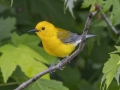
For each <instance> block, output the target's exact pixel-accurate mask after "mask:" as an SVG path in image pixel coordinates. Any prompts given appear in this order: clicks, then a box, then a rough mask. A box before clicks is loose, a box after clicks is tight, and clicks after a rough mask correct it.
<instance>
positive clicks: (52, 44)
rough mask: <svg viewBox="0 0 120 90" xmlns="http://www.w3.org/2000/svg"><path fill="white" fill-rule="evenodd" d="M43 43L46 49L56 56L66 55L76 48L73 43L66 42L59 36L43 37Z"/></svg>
mask: <svg viewBox="0 0 120 90" xmlns="http://www.w3.org/2000/svg"><path fill="white" fill-rule="evenodd" d="M42 44H43V47H44V49H45V51H46V52H47V53H48V54H50V55H52V56H55V57H66V56H68V55H69V54H71V52H72V51H73V50H74V49H75V46H74V45H73V44H72V43H68V44H65V43H63V42H61V41H60V40H59V39H58V38H57V37H51V38H47V37H46V38H43V39H42Z"/></svg>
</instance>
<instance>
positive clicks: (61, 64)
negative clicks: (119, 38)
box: [15, 11, 97, 90]
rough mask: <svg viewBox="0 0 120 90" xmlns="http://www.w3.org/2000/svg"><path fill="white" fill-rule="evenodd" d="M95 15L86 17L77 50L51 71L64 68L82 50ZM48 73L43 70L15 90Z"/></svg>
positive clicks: (19, 89)
mask: <svg viewBox="0 0 120 90" xmlns="http://www.w3.org/2000/svg"><path fill="white" fill-rule="evenodd" d="M96 13H97V11H94V12H92V13H90V14H89V15H88V18H87V20H86V24H85V28H84V30H83V34H82V39H81V43H80V44H79V47H78V49H77V50H76V51H75V52H74V53H72V54H71V55H70V56H69V57H67V58H65V60H64V61H63V62H62V63H61V62H60V63H58V64H57V65H55V66H53V67H52V68H51V71H55V70H57V69H59V66H61V67H64V66H65V65H66V64H67V62H70V61H71V60H72V59H73V58H74V57H75V56H77V55H78V54H79V53H80V52H81V51H82V50H83V48H84V45H85V40H86V35H87V32H88V29H89V26H90V23H91V19H92V17H93V16H94V15H95V14H96ZM49 72H50V70H49V69H47V70H44V71H43V72H40V73H39V74H37V75H36V76H34V77H33V78H31V79H29V80H28V81H26V82H24V83H22V84H21V85H20V86H19V87H17V88H16V89H15V90H22V89H24V88H26V87H27V86H28V85H30V84H31V83H33V82H35V81H36V80H37V79H39V78H40V77H42V76H43V75H45V74H47V73H49Z"/></svg>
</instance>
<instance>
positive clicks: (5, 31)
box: [0, 17, 16, 42]
mask: <svg viewBox="0 0 120 90" xmlns="http://www.w3.org/2000/svg"><path fill="white" fill-rule="evenodd" d="M15 24H16V19H15V18H13V17H12V18H11V17H8V18H6V19H3V18H1V19H0V42H1V40H3V39H5V38H8V37H10V35H11V31H12V30H13V29H15Z"/></svg>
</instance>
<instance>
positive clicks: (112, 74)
mask: <svg viewBox="0 0 120 90" xmlns="http://www.w3.org/2000/svg"><path fill="white" fill-rule="evenodd" d="M116 48H117V50H116V51H114V52H111V53H110V58H109V60H108V61H107V62H106V63H105V64H104V67H103V73H104V75H103V78H102V80H101V87H102V83H103V81H105V83H104V86H103V90H104V89H105V86H106V90H107V89H108V87H109V85H110V84H111V82H112V80H113V78H115V79H116V81H117V84H118V86H119V76H120V56H119V55H118V54H115V53H119V52H120V47H119V46H116Z"/></svg>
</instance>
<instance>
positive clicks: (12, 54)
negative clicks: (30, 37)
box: [0, 44, 49, 83]
mask: <svg viewBox="0 0 120 90" xmlns="http://www.w3.org/2000/svg"><path fill="white" fill-rule="evenodd" d="M0 52H2V56H1V57H0V68H1V72H2V74H3V78H4V82H5V83H6V81H7V80H8V78H9V77H10V76H11V74H12V73H13V71H14V70H15V69H16V66H17V65H18V66H20V67H21V69H22V71H23V72H24V73H25V74H26V75H27V76H28V77H32V76H34V75H36V74H38V73H39V72H41V71H43V70H45V69H47V67H46V66H45V65H44V64H43V63H48V62H47V61H46V60H45V59H44V58H43V57H42V56H40V55H39V54H38V53H36V52H35V51H34V50H32V49H31V48H29V47H28V46H26V45H22V44H21V45H18V46H17V47H15V46H13V45H10V44H7V45H4V46H2V47H1V48H0ZM37 60H39V61H37ZM44 78H49V76H48V75H45V76H44Z"/></svg>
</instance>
